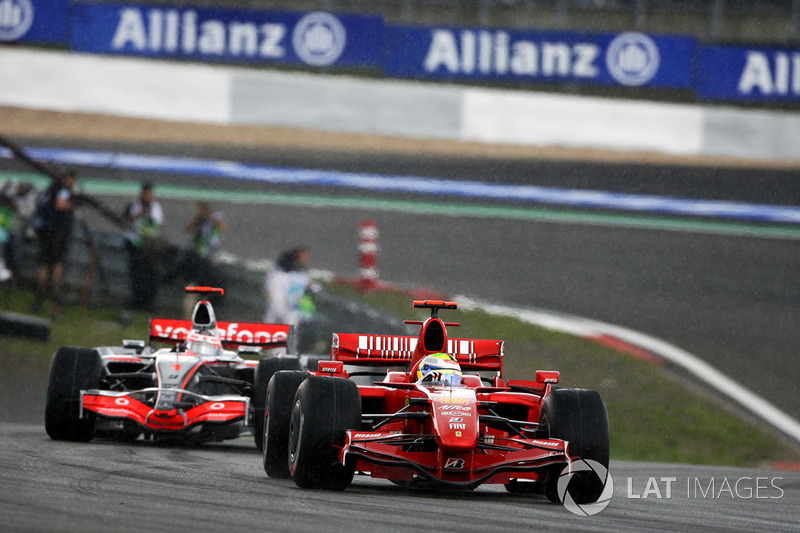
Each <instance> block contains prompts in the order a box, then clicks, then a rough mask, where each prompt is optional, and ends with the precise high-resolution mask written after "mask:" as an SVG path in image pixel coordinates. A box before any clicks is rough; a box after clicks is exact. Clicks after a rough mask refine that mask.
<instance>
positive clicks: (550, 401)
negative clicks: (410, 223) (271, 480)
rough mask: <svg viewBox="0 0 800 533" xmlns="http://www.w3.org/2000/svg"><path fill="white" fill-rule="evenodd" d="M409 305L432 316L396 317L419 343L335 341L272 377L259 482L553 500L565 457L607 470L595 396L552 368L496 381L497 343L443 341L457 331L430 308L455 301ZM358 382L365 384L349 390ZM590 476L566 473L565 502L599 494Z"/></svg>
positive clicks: (337, 337) (598, 483)
mask: <svg viewBox="0 0 800 533" xmlns="http://www.w3.org/2000/svg"><path fill="white" fill-rule="evenodd" d="M414 307H419V308H429V309H431V317H430V318H428V319H427V320H425V321H424V322H423V321H406V323H411V324H418V325H420V326H421V331H420V333H419V336H418V337H409V336H394V335H388V336H384V335H359V334H341V333H339V334H337V333H334V334H333V345H332V347H331V360H330V361H323V362H320V363H319V370H318V371H317V372H302V371H288V372H277V373H276V374H274V376H273V377H272V379H271V380H270V382H269V385H268V387H267V399H266V413H265V418H266V420H265V423H264V433H265V434H264V447H263V463H264V469H265V471H266V473H267V474H268V475H269V476H271V477H289V476H291V477H292V478H293V479H294V481H295V483H296V484H297V485H299V486H300V487H303V488H327V489H334V490H341V489H344V488H346V487H347V486H348V485H349V484H350V483H351V481H352V479H353V475H354V473H355V472H358V473H359V474H369V475H371V476H372V477H374V478H384V479H389V480H391V481H393V482H395V483H397V484H401V485H408V486H411V487H414V486H423V487H437V486H439V487H443V488H457V489H473V488H475V487H477V486H478V485H481V484H483V483H501V484H504V485H505V487H506V488H507V489H508V490H509V491H510V492H533V491H541V492H544V493H545V494H546V495H547V496H548V498H549V499H550V500H552V501H561V497H560V496H559V495H558V494H557V491H558V480H559V475H560V474H561V473H562V472H563V471H564V469H565V468H566V467H567V466H570V465H572V464H573V462H574V461H575V460H577V459H584V460H592V461H596V462H597V463H599V464H601V465H603V467H604V468H605V469H606V471H607V468H608V460H609V433H608V415H607V412H606V408H605V404H604V403H603V401H602V399H601V398H600V396H599V394H598V393H596V392H594V391H590V390H585V389H566V388H555V387H553V385H554V384H555V383H557V382H558V379H559V373H558V372H556V371H538V372H536V379H535V381H516V380H504V379H503V377H502V367H503V342H502V341H499V340H480V339H451V338H449V337H448V335H447V329H446V328H447V326H457V325H458V324H452V323H446V322H443V321H442V320H441V319H440V318H438V311H439V310H440V309H455V308H456V304H455V303H453V302H444V301H415V302H414ZM376 367H384V368H386V367H394V368H390V369H389V370H388V372H387V371H384V372H382V373H380V372H375V370H376ZM397 367H400V368H399V369H398V368H397ZM370 370H372V371H370ZM364 375H367V376H369V377H371V379H370V380H369V382H368V383H364V384H357V381H363V378H364ZM376 376H378V377H382V379H380V380H379V381H372V379H374V378H375V377H376ZM567 472H568V473H570V474H571V473H572V472H571V471H569V470H568V471H567ZM591 474H592V475H586V472H583V473H581V472H576V473H575V476H570V479H569V484H570V485H569V486H570V496H571V497H572V498H573V500H574V501H575V502H577V503H587V502H594V501H596V500H597V499H598V497H599V496H600V495H601V493H602V490H603V485H604V481H605V480H599V479H598V477H597V476H596V475H593V473H591ZM562 492H563V491H562ZM562 496H563V494H562Z"/></svg>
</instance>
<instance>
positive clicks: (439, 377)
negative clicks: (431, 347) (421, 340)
mask: <svg viewBox="0 0 800 533" xmlns="http://www.w3.org/2000/svg"><path fill="white" fill-rule="evenodd" d="M417 381H418V382H439V383H443V384H445V385H451V386H453V385H460V384H461V367H460V366H459V364H458V363H457V362H456V360H455V358H453V356H451V355H449V354H446V353H434V354H431V355H428V356H427V357H425V358H424V359H422V361H420V362H419V365H418V366H417Z"/></svg>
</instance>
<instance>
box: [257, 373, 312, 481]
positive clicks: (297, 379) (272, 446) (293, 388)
mask: <svg viewBox="0 0 800 533" xmlns="http://www.w3.org/2000/svg"><path fill="white" fill-rule="evenodd" d="M307 375H308V373H307V372H304V371H301V370H282V371H280V372H276V373H275V374H274V375H273V376H272V379H270V380H269V385H268V386H267V408H266V410H265V415H264V416H265V419H264V423H263V425H264V435H263V442H264V446H263V448H262V455H263V462H264V472H266V473H267V475H268V476H269V477H271V478H278V479H286V478H288V477H289V423H290V421H291V418H292V407H293V406H294V395H295V393H296V392H297V388H298V387H299V386H300V384H301V383H302V382H303V380H304V379H306V376H307Z"/></svg>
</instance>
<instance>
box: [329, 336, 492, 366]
mask: <svg viewBox="0 0 800 533" xmlns="http://www.w3.org/2000/svg"><path fill="white" fill-rule="evenodd" d="M418 341H419V339H418V338H417V337H409V336H406V335H360V334H358V333H334V334H333V344H332V345H331V359H333V360H335V361H342V362H344V363H346V364H357V365H374V366H399V365H409V364H410V363H411V359H412V357H413V355H414V350H415V349H416V347H417V342H418ZM446 351H447V353H448V354H450V355H452V356H454V357H455V358H456V360H457V361H458V364H459V365H461V369H462V370H477V371H480V370H492V371H497V372H502V370H503V341H499V340H486V339H447V350H446Z"/></svg>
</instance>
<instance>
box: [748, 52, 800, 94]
mask: <svg viewBox="0 0 800 533" xmlns="http://www.w3.org/2000/svg"><path fill="white" fill-rule="evenodd" d="M770 56H771V57H770ZM738 90H739V93H741V94H763V95H789V94H792V95H798V96H800V53H798V52H794V53H792V54H789V53H787V52H774V53H772V54H767V53H766V52H758V51H753V50H750V51H748V52H747V57H746V60H745V64H744V67H743V68H742V74H741V76H740V77H739V86H738Z"/></svg>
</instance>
